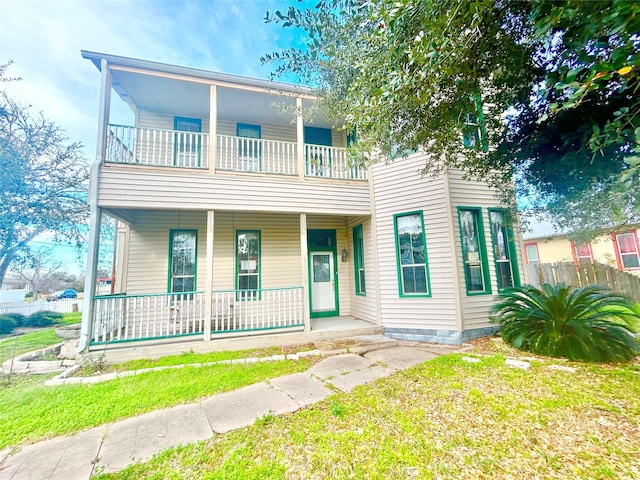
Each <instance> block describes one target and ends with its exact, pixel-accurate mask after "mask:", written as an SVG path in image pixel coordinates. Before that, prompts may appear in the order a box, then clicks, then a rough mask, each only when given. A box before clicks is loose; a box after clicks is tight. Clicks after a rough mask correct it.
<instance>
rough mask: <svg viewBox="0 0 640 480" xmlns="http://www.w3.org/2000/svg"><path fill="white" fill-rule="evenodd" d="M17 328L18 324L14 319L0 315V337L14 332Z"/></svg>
mask: <svg viewBox="0 0 640 480" xmlns="http://www.w3.org/2000/svg"><path fill="white" fill-rule="evenodd" d="M17 326H18V324H17V323H16V321H15V320H14V319H13V318H11V317H8V316H6V315H0V335H6V334H7V333H11V332H13V330H14V329H15V328H16V327H17Z"/></svg>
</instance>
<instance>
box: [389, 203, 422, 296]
mask: <svg viewBox="0 0 640 480" xmlns="http://www.w3.org/2000/svg"><path fill="white" fill-rule="evenodd" d="M393 223H394V232H395V239H396V261H397V265H398V284H399V288H398V291H399V294H400V296H401V297H415V296H420V297H428V296H431V289H430V288H429V268H428V263H427V243H426V239H425V235H424V221H423V218H422V212H421V211H419V212H407V213H399V214H396V215H394V216H393Z"/></svg>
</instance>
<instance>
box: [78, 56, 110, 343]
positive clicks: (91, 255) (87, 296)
mask: <svg viewBox="0 0 640 480" xmlns="http://www.w3.org/2000/svg"><path fill="white" fill-rule="evenodd" d="M100 72H101V74H102V78H101V80H100V103H99V105H98V139H97V142H96V159H95V161H94V162H93V165H92V166H91V172H90V174H89V198H88V201H89V214H90V217H89V242H88V245H87V270H86V272H85V278H84V300H83V301H82V302H83V303H82V324H81V327H80V341H79V342H78V348H77V351H78V352H82V351H84V350H88V349H89V342H90V340H91V333H92V332H93V323H94V311H93V307H94V301H93V297H94V296H95V294H96V280H97V278H96V277H97V272H98V252H99V250H100V225H101V223H102V209H101V208H99V207H98V182H99V178H100V166H101V165H102V163H103V162H104V157H105V151H106V142H107V130H108V128H109V107H110V105H111V71H110V70H109V65H108V63H107V61H106V60H105V59H104V58H103V59H102V61H101V62H100Z"/></svg>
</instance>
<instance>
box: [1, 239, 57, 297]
mask: <svg viewBox="0 0 640 480" xmlns="http://www.w3.org/2000/svg"><path fill="white" fill-rule="evenodd" d="M60 268H62V262H61V261H60V260H56V259H55V257H54V255H53V253H52V250H51V248H47V247H40V248H37V249H29V250H28V251H27V252H26V254H24V255H23V256H22V257H21V258H20V261H19V262H14V263H13V264H12V267H11V270H12V271H13V273H15V274H16V275H17V276H18V277H19V278H21V279H22V280H24V281H25V282H27V283H28V284H29V285H30V286H31V291H32V292H33V300H34V301H35V300H38V294H39V293H40V292H44V291H47V290H49V289H50V287H51V286H52V285H55V279H56V273H58V271H59V270H60Z"/></svg>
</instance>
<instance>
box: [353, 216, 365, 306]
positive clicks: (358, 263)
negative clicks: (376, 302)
mask: <svg viewBox="0 0 640 480" xmlns="http://www.w3.org/2000/svg"><path fill="white" fill-rule="evenodd" d="M353 268H354V273H355V286H356V295H366V291H367V290H366V282H365V270H364V238H363V235H362V225H356V226H355V227H353Z"/></svg>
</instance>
